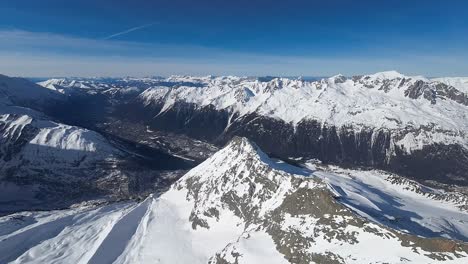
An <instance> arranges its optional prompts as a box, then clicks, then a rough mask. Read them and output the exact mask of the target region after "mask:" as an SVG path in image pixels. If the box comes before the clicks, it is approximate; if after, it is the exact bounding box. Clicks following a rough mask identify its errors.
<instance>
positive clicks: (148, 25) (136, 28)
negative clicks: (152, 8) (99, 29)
mask: <svg viewBox="0 0 468 264" xmlns="http://www.w3.org/2000/svg"><path fill="white" fill-rule="evenodd" d="M156 24H158V23H157V22H153V23H150V24H145V25H141V26H138V27H133V28H130V29H127V30H125V31H122V32H118V33H115V34H112V35H110V36H107V37H105V38H103V39H111V38H114V37H117V36H120V35H125V34H127V33H130V32H133V31H135V30H139V29H142V28H147V27H150V26H153V25H156Z"/></svg>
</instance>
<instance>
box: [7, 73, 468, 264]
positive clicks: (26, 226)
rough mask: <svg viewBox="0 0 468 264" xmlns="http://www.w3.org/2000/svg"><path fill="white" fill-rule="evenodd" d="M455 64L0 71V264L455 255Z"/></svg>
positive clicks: (462, 164) (463, 219) (462, 258)
mask: <svg viewBox="0 0 468 264" xmlns="http://www.w3.org/2000/svg"><path fill="white" fill-rule="evenodd" d="M467 132H468V84H467V78H462V77H459V78H435V79H430V78H425V77H422V76H404V75H402V74H400V73H398V72H394V71H390V72H380V73H376V74H371V75H362V76H354V77H345V76H343V75H336V76H333V77H330V78H322V79H320V80H303V79H301V78H276V77H262V78H256V77H235V76H223V77H214V76H206V77H193V76H171V77H168V78H163V77H148V78H130V77H128V78H55V79H50V80H46V81H42V82H39V83H37V84H36V83H32V82H30V81H28V80H26V79H21V78H12V77H7V76H3V75H1V76H0V135H1V137H0V204H1V205H2V206H1V208H0V215H3V216H2V217H0V252H1V254H0V263H10V262H11V263H64V262H66V263H152V262H155V261H156V262H161V263H188V262H189V263H259V262H267V261H268V262H271V263H288V262H289V263H438V262H443V263H465V262H466V261H467V260H468V244H467V243H468V189H467V187H466V186H467V185H468V174H467V171H468V137H467Z"/></svg>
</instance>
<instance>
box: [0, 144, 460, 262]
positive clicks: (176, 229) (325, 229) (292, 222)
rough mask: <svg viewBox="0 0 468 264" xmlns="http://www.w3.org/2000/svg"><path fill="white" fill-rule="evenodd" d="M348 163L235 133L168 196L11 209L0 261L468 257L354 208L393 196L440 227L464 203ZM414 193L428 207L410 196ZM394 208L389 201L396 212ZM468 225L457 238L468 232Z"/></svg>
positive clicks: (448, 243)
mask: <svg viewBox="0 0 468 264" xmlns="http://www.w3.org/2000/svg"><path fill="white" fill-rule="evenodd" d="M310 166H312V165H309V167H310ZM311 169H313V170H315V171H312V170H311ZM347 173H348V172H346V171H335V172H331V171H321V172H320V171H319V170H318V169H317V168H315V167H314V168H312V167H310V168H309V169H305V168H297V167H292V166H290V165H287V164H285V163H282V162H279V161H275V160H272V159H270V158H269V157H268V156H267V155H266V154H264V153H263V152H262V151H261V150H260V149H259V148H258V147H257V146H256V145H254V144H252V143H250V142H249V141H248V140H246V139H243V138H234V139H233V140H232V141H231V143H229V144H228V145H227V146H226V147H225V148H223V149H222V150H220V151H219V152H217V153H216V154H215V155H213V156H212V157H211V158H209V159H208V160H206V161H205V162H203V163H202V164H200V165H199V166H197V167H196V168H194V169H192V170H191V171H189V172H188V173H187V174H186V175H185V176H184V177H182V178H181V179H180V180H179V181H178V182H176V184H175V185H173V187H172V188H171V189H170V190H169V191H167V192H166V193H164V194H162V195H161V196H159V197H156V196H150V197H148V198H147V199H146V200H144V201H142V202H139V203H134V202H128V203H120V204H112V205H107V206H103V207H99V208H76V209H70V210H64V211H51V212H24V213H18V214H15V215H10V216H6V217H3V218H0V263H8V262H12V263H64V262H66V263H207V262H210V263H288V262H291V263H312V262H315V263H382V262H383V263H435V262H442V263H466V262H467V260H468V245H467V244H465V243H463V242H456V241H453V240H448V239H445V238H430V239H429V238H423V237H420V236H415V235H412V234H409V233H405V232H400V231H394V230H393V229H390V228H388V227H386V226H385V225H382V223H383V222H382V221H380V220H379V219H374V220H376V221H377V222H373V221H369V220H366V219H365V218H362V217H360V216H357V215H356V214H355V212H353V211H352V210H350V209H348V207H346V206H343V203H344V204H346V205H347V206H349V207H352V208H353V210H356V211H357V210H361V209H362V212H363V213H364V212H367V215H368V216H369V218H370V219H372V217H374V218H375V215H371V214H369V210H367V209H365V208H364V207H371V204H376V205H377V206H379V205H384V204H386V203H387V204H388V206H380V207H379V208H374V209H375V210H381V215H383V216H385V215H386V214H387V212H386V211H385V210H387V209H388V208H394V209H395V210H396V209H397V208H400V209H401V210H405V209H408V208H411V209H412V210H413V212H412V215H404V214H402V217H411V218H416V219H418V217H417V216H418V215H419V216H421V217H429V218H431V217H432V219H434V220H437V219H440V220H442V219H443V220H446V221H447V223H445V224H444V223H438V224H437V225H427V226H426V228H427V229H431V230H433V231H434V232H437V231H438V230H439V229H440V228H441V226H442V225H446V226H450V225H451V224H452V223H453V224H455V225H458V226H463V224H462V222H460V223H458V224H456V223H455V222H456V221H467V218H468V215H467V213H466V212H464V211H462V210H461V209H458V207H457V202H456V201H452V200H450V199H447V200H444V201H442V200H438V199H433V197H431V196H427V195H423V194H421V195H420V194H419V192H418V191H416V190H414V189H411V188H401V187H402V186H401V185H399V184H406V183H402V182H400V183H399V184H396V185H394V183H392V182H389V181H387V180H386V179H385V178H381V175H379V174H376V175H372V177H374V178H371V179H370V180H366V181H364V179H362V178H360V179H359V181H356V184H360V185H361V186H366V187H367V188H372V187H374V188H379V189H381V190H382V192H375V193H368V192H367V190H368V189H367V190H363V191H361V190H360V189H359V188H355V189H353V186H352V184H351V183H350V182H349V181H348V180H346V178H345V176H340V175H345V174H347ZM352 173H355V174H356V175H357V174H359V173H361V172H352ZM338 174H340V175H338ZM370 174H372V173H371V172H370ZM339 177H343V178H344V180H343V181H340V180H337V179H339ZM365 184H366V185H365ZM340 186H341V188H342V189H343V194H339V193H340V191H339V190H338V188H339V187H340ZM356 186H357V185H356ZM408 186H411V185H408ZM352 192H354V193H355V195H353V194H352ZM384 193H385V195H384ZM346 195H347V196H346ZM406 195H407V196H411V197H413V198H415V199H417V201H416V203H419V205H424V206H423V207H422V208H419V206H417V205H415V204H412V203H413V201H411V200H408V201H406V200H405V201H403V200H400V198H402V197H404V196H406ZM371 196H372V197H371ZM389 196H391V197H389ZM340 197H343V198H345V199H343V198H340ZM366 197H367V200H366ZM379 197H380V198H379ZM396 200H398V202H399V203H400V204H398V203H397V202H396ZM392 201H393V202H392ZM443 203H445V205H446V206H445V207H446V208H442V206H441V204H443ZM360 204H361V205H362V208H358V205H360ZM431 206H433V207H432V208H430V207H431ZM363 208H364V209H363ZM457 210H458V211H457ZM446 213H448V214H450V215H451V216H453V218H451V217H449V215H446ZM394 215H395V213H394V212H392V211H391V210H389V212H388V216H387V217H388V218H391V216H394ZM442 216H446V217H445V218H442ZM419 220H420V219H419ZM450 221H452V223H451V222H450ZM403 222H404V221H403ZM440 222H442V221H440ZM425 223H427V222H424V221H420V222H418V224H420V225H425ZM384 224H385V223H384ZM395 226H397V227H398V224H395ZM399 229H403V228H399ZM461 229H463V228H461ZM461 229H460V234H457V235H454V234H453V232H447V233H446V234H445V236H447V237H455V238H457V237H458V238H462V239H464V240H466V233H465V231H462V230H461ZM409 232H411V230H409ZM420 235H422V234H420Z"/></svg>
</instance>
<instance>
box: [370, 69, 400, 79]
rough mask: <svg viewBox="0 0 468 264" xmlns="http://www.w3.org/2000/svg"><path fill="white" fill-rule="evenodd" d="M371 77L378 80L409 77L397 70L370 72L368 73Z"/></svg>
mask: <svg viewBox="0 0 468 264" xmlns="http://www.w3.org/2000/svg"><path fill="white" fill-rule="evenodd" d="M366 76H368V77H369V78H371V79H374V80H377V79H390V80H391V79H398V78H399V79H403V78H407V77H406V76H405V75H403V74H401V73H399V72H397V71H383V72H377V73H374V74H369V75H366Z"/></svg>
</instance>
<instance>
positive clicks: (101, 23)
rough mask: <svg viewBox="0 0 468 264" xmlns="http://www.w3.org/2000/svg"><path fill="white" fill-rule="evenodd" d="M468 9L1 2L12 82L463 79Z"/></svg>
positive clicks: (0, 27)
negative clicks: (387, 75) (373, 76)
mask: <svg viewBox="0 0 468 264" xmlns="http://www.w3.org/2000/svg"><path fill="white" fill-rule="evenodd" d="M467 10H468V2H467V1H461V0H460V1H459V0H451V1H450V0H448V1H435V0H426V1H419V0H411V1H408V0H380V1H378V0H374V1H367V0H361V1H358V0H356V1H351V0H328V1H314V0H309V1H273V0H270V1H263V0H257V1H255V0H249V1H245V0H238V1H219V0H218V1H193V0H192V1H185V0H170V1H169V0H168V1H166V0H164V1H143V0H133V1H120V0H113V1H110V0H94V1H90V0H81V1H59V0H41V1H37V0H30V1H24V0H2V1H0V40H1V41H0V73H4V74H9V75H15V76H72V75H73V76H122V75H132V76H145V75H170V74H195V75H205V74H214V75H222V74H233V75H282V76H297V75H303V76H328V75H334V74H337V73H342V74H345V75H353V74H362V73H372V72H377V71H382V70H390V69H392V70H393V69H394V70H398V71H400V72H402V73H405V74H408V75H426V76H461V75H464V76H466V75H468V11H467Z"/></svg>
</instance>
